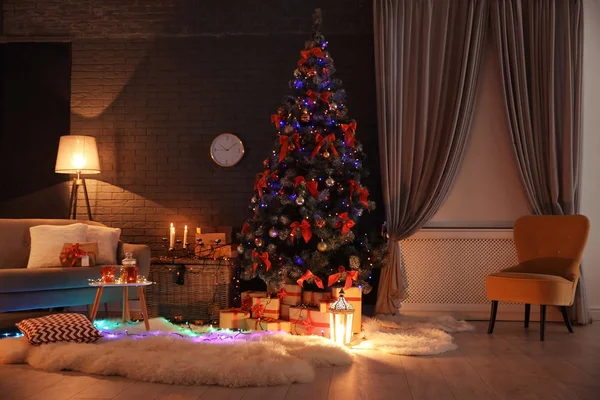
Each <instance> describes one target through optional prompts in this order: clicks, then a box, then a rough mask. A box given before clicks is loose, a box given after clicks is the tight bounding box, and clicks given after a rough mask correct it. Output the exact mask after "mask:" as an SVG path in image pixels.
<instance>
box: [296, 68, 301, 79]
mask: <svg viewBox="0 0 600 400" xmlns="http://www.w3.org/2000/svg"><path fill="white" fill-rule="evenodd" d="M301 75H302V72H300V70H299V69H298V68H296V69H295V70H294V76H295V77H296V78H298V77H299V76H301Z"/></svg>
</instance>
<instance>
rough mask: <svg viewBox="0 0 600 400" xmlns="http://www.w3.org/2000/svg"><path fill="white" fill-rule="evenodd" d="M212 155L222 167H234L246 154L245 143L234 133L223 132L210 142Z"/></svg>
mask: <svg viewBox="0 0 600 400" xmlns="http://www.w3.org/2000/svg"><path fill="white" fill-rule="evenodd" d="M210 156H211V157H212V159H213V161H214V162H215V163H216V164H217V165H219V166H221V167H233V166H234V165H235V164H237V163H238V162H239V161H240V160H241V159H242V157H243V156H244V144H243V143H242V141H241V140H240V138H239V137H237V136H236V135H234V134H232V133H221V134H220V135H219V136H217V137H216V138H214V139H213V141H212V143H211V144H210Z"/></svg>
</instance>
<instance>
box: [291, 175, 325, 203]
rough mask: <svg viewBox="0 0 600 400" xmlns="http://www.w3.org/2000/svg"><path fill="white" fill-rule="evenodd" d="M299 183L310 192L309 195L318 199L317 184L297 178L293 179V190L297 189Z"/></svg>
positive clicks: (300, 177)
mask: <svg viewBox="0 0 600 400" xmlns="http://www.w3.org/2000/svg"><path fill="white" fill-rule="evenodd" d="M301 183H304V185H305V186H306V189H308V191H309V192H310V194H311V195H312V196H313V197H314V198H315V199H318V198H319V188H318V187H319V183H318V182H316V181H306V179H304V177H303V176H298V177H296V179H294V189H296V188H297V187H298V185H300V184H301Z"/></svg>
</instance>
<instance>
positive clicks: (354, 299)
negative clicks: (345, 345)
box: [319, 287, 362, 333]
mask: <svg viewBox="0 0 600 400" xmlns="http://www.w3.org/2000/svg"><path fill="white" fill-rule="evenodd" d="M342 289H343V288H341V287H334V288H331V300H329V301H324V302H321V303H320V304H319V306H320V308H319V309H320V311H323V310H324V308H323V307H326V308H325V310H326V309H328V308H329V306H330V305H331V301H335V300H337V298H338V297H339V295H340V290H342ZM344 297H345V298H346V301H348V303H350V304H352V307H354V310H356V311H354V317H352V333H359V332H360V331H361V325H362V320H361V317H362V291H361V290H360V289H359V288H357V287H350V288H348V289H344Z"/></svg>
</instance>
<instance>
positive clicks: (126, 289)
mask: <svg viewBox="0 0 600 400" xmlns="http://www.w3.org/2000/svg"><path fill="white" fill-rule="evenodd" d="M153 283H154V282H148V281H145V282H136V283H102V282H90V284H89V285H90V286H91V287H96V288H98V290H97V291H96V298H95V299H94V305H93V306H92V312H91V315H90V320H91V321H92V323H93V322H94V320H95V319H96V313H97V312H98V307H99V306H100V299H102V292H103V291H104V288H105V287H120V288H123V322H127V321H129V319H130V318H131V316H130V315H129V288H130V287H136V288H137V290H138V294H139V296H140V303H141V306H142V315H143V317H144V325H145V326H146V330H147V331H149V330H150V324H149V322H148V307H146V297H145V296H144V287H145V286H150V285H152V284H153Z"/></svg>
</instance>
